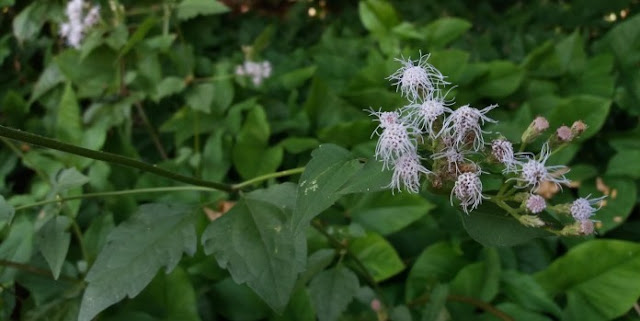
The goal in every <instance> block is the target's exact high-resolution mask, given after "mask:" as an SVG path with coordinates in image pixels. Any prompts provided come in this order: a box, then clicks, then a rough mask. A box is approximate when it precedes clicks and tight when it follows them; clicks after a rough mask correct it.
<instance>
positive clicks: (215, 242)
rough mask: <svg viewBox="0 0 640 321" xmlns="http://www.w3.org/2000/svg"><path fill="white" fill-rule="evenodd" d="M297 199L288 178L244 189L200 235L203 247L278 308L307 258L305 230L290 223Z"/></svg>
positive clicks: (291, 287)
mask: <svg viewBox="0 0 640 321" xmlns="http://www.w3.org/2000/svg"><path fill="white" fill-rule="evenodd" d="M295 200H296V189H295V185H293V184H290V183H287V184H281V185H274V186H272V187H270V188H269V189H265V190H256V191H254V192H251V193H248V194H245V195H244V196H243V197H242V198H241V199H240V200H239V201H238V202H237V203H236V205H235V206H234V207H233V208H232V209H231V210H230V211H229V212H228V213H227V214H225V215H223V216H222V217H221V218H219V219H217V220H215V221H214V222H212V223H211V224H210V225H209V227H207V229H206V230H205V231H204V233H203V235H202V244H203V246H204V251H205V253H206V254H207V255H211V254H212V255H214V256H215V258H216V260H217V261H218V264H219V265H220V266H221V267H223V268H227V269H228V270H229V273H231V276H232V277H233V279H234V281H235V282H237V283H239V284H242V283H247V285H248V286H249V287H250V288H251V289H253V290H254V291H255V292H256V293H257V294H258V295H259V296H260V297H261V298H262V299H263V300H264V301H265V302H266V303H267V304H269V306H270V307H271V308H273V309H274V310H276V311H278V312H281V311H282V310H283V309H284V307H285V306H286V305H287V303H288V302H289V298H290V296H291V292H292V290H293V286H294V284H295V281H296V278H297V275H298V273H299V272H301V271H302V270H303V269H304V265H305V263H306V241H305V236H304V234H302V233H295V230H294V229H293V228H292V226H291V218H292V211H293V209H294V204H295Z"/></svg>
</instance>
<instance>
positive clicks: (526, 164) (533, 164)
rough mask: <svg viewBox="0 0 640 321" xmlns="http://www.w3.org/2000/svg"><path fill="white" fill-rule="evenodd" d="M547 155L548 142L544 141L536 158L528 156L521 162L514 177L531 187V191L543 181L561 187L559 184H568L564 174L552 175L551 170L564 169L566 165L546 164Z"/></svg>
mask: <svg viewBox="0 0 640 321" xmlns="http://www.w3.org/2000/svg"><path fill="white" fill-rule="evenodd" d="M549 156H551V154H550V150H549V144H548V143H545V144H544V145H542V150H541V151H540V156H539V157H538V159H537V160H536V159H535V158H534V157H533V156H528V157H527V158H526V159H525V160H523V161H522V162H521V165H520V168H518V169H517V172H520V177H518V178H514V179H515V180H517V181H518V182H521V183H524V184H525V186H524V187H531V188H532V189H531V191H532V192H537V191H538V188H539V187H540V184H541V183H542V182H543V181H549V182H552V183H554V184H556V186H558V187H560V188H562V186H560V184H568V183H569V180H568V179H567V178H566V177H564V175H554V174H552V173H551V172H555V171H557V170H566V169H567V167H566V166H564V165H555V166H546V165H545V163H546V162H547V160H548V159H549Z"/></svg>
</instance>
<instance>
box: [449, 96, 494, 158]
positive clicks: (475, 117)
mask: <svg viewBox="0 0 640 321" xmlns="http://www.w3.org/2000/svg"><path fill="white" fill-rule="evenodd" d="M496 107H498V105H491V106H488V107H485V108H483V109H476V108H472V107H469V105H464V106H462V107H460V108H458V109H456V110H454V111H453V113H451V115H450V116H449V118H447V120H446V121H445V123H444V128H445V129H444V130H446V131H449V132H450V134H451V136H453V138H454V139H455V144H456V146H460V145H462V144H464V143H465V142H466V141H465V140H467V139H469V138H472V139H473V150H475V151H478V150H480V149H481V148H482V147H483V146H484V138H483V137H482V134H483V133H485V132H484V131H482V129H481V126H482V125H484V123H485V122H491V123H495V122H496V121H495V120H493V119H491V118H489V117H487V116H485V114H486V113H488V112H489V111H490V110H492V109H494V108H496ZM469 135H472V136H471V137H469Z"/></svg>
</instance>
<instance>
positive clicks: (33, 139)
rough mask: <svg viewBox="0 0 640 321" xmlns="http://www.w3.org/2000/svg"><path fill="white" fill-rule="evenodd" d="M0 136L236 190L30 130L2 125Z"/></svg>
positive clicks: (171, 177)
mask: <svg viewBox="0 0 640 321" xmlns="http://www.w3.org/2000/svg"><path fill="white" fill-rule="evenodd" d="M0 136H2V137H6V138H11V139H15V140H19V141H23V142H25V143H29V144H33V145H38V146H43V147H47V148H51V149H55V150H59V151H63V152H67V153H70V154H74V155H79V156H83V157H87V158H91V159H95V160H100V161H105V162H109V163H113V164H117V165H121V166H126V167H133V168H136V169H139V170H143V171H147V172H150V173H153V174H156V175H158V176H163V177H167V178H170V179H173V180H176V181H179V182H183V183H187V184H191V185H196V186H203V187H209V188H213V189H217V190H221V191H225V192H234V191H235V189H234V188H233V186H231V185H229V184H224V183H218V182H211V181H205V180H201V179H197V178H194V177H189V176H185V175H181V174H177V173H174V172H171V171H168V170H165V169H162V168H159V167H157V166H156V165H151V164H148V163H145V162H141V161H138V160H135V159H133V158H129V157H124V156H121V155H117V154H112V153H107V152H101V151H96V150H92V149H87V148H83V147H79V146H75V145H71V144H67V143H63V142H60V141H57V140H55V139H51V138H47V137H44V136H40V135H36V134H32V133H28V132H23V131H21V130H17V129H13V128H10V127H5V126H0ZM241 184H242V183H241Z"/></svg>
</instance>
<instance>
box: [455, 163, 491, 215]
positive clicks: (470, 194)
mask: <svg viewBox="0 0 640 321" xmlns="http://www.w3.org/2000/svg"><path fill="white" fill-rule="evenodd" d="M480 173H481V172H480V171H477V172H475V173H462V174H460V175H458V179H457V180H456V183H455V185H454V186H453V189H452V190H451V196H450V201H451V205H453V196H454V195H455V196H456V198H457V199H458V200H460V206H462V210H463V211H464V212H465V213H467V214H469V208H471V210H472V211H473V210H474V209H476V208H477V207H478V205H480V204H482V199H483V198H486V197H485V196H484V195H482V181H480Z"/></svg>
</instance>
